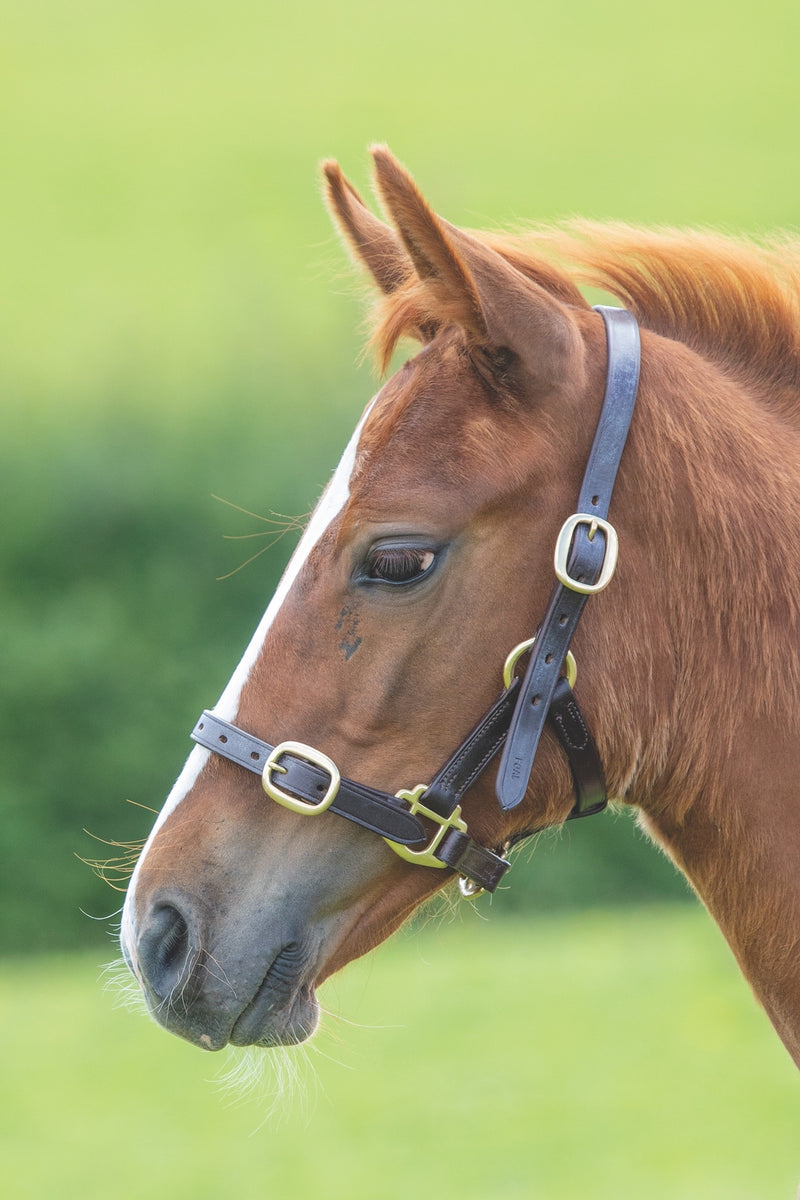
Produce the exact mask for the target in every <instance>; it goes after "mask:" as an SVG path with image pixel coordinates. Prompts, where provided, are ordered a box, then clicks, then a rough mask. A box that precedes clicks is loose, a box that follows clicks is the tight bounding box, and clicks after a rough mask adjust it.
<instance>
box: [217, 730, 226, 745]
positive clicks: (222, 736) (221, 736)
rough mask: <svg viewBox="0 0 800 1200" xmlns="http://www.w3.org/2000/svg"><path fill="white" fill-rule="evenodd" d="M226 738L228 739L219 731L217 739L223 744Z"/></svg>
mask: <svg viewBox="0 0 800 1200" xmlns="http://www.w3.org/2000/svg"><path fill="white" fill-rule="evenodd" d="M227 740H228V739H227V737H226V735H225V734H224V733H221V734H220V735H219V741H221V742H222V744H223V746H224V745H225V743H226V742H227Z"/></svg>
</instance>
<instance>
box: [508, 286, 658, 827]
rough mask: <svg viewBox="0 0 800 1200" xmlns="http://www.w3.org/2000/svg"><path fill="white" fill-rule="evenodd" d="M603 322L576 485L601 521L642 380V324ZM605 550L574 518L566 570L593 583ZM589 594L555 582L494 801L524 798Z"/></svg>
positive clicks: (599, 535) (616, 318)
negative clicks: (601, 365) (600, 381)
mask: <svg viewBox="0 0 800 1200" xmlns="http://www.w3.org/2000/svg"><path fill="white" fill-rule="evenodd" d="M597 311H598V312H599V313H600V314H601V316H602V318H603V320H604V322H605V327H606V339H607V343H608V369H607V374H606V388H605V395H604V397H603V407H602V410H601V413H600V420H599V422H598V426H597V430H596V433H595V437H594V442H593V444H592V449H591V453H590V455H589V461H588V463H587V466H586V472H585V474H584V477H583V483H582V485H581V490H580V496H579V499H578V512H579V513H584V514H587V516H588V518H598V519H600V520H605V518H606V517H607V515H608V508H609V504H610V502H611V492H612V490H613V487H614V481H615V480H616V477H617V470H618V468H619V463H620V459H621V457H622V451H623V449H624V447H625V439H626V437H627V433H628V429H629V426H630V421H631V417H632V415H633V406H634V403H635V400H636V391H637V388H638V382H639V360H640V347H639V327H638V325H637V323H636V319H635V317H634V316H633V315H632V314H631V313H629V312H627V311H626V310H625V309H620V308H605V307H598V309H597ZM608 550H609V548H608V546H607V539H606V535H605V532H604V531H603V530H602V529H601V528H598V529H597V530H596V531H595V532H594V534H593V535H592V534H591V532H590V527H589V520H587V521H584V522H582V523H579V524H578V525H577V526H576V528H575V530H574V536H573V540H572V546H571V551H570V554H569V563H568V574H569V577H570V579H571V580H575V581H581V582H585V583H587V584H593V583H595V582H596V581H597V579H598V578H599V576H600V573H601V570H602V568H603V564H604V561H605V556H606V553H607V552H608ZM587 598H588V597H587V594H586V593H585V592H582V591H578V590H575V589H574V588H572V587H569V586H567V585H565V584H563V583H558V584H557V585H556V587H555V589H554V591H553V594H552V596H551V598H550V603H549V605H548V608H547V612H546V614H545V618H544V621H543V622H542V626H541V629H540V631H539V634H538V636H537V638H536V644H535V646H534V648H533V651H532V653H531V658H530V661H529V663H528V669H527V672H526V674H525V679H524V681H523V684H522V687H521V689H520V693H519V697H518V701H517V705H516V708H515V711H514V715H513V717H512V719H511V726H510V729H509V734H508V738H507V740H506V744H505V747H504V749H503V756H502V758H501V760H500V766H499V768H498V772H497V783H496V790H497V798H498V800H499V802H500V805H501V807H502V808H503V809H506V810H508V809H512V808H516V807H517V805H518V804H520V803H521V801H522V800H523V798H524V796H525V793H526V791H527V789H528V783H529V780H530V776H531V771H532V769H533V760H534V758H535V756H536V750H537V748H538V746H539V740H540V738H541V736H542V730H543V729H544V724H545V721H546V720H547V716H548V713H549V711H550V707H551V704H552V702H553V697H554V694H555V689H556V687H557V685H558V680H559V677H560V671H561V663H562V662H563V661H564V657H565V655H566V653H567V650H568V649H569V644H570V642H571V640H572V636H573V634H574V633H575V630H576V628H577V625H578V621H579V620H580V617H581V613H582V612H583V609H584V606H585V604H586V600H587Z"/></svg>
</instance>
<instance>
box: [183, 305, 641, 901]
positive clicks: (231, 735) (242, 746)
mask: <svg viewBox="0 0 800 1200" xmlns="http://www.w3.org/2000/svg"><path fill="white" fill-rule="evenodd" d="M597 311H598V312H599V313H600V314H601V316H602V317H603V320H604V322H605V327H606V339H607V344H608V368H607V376H606V388H605V395H604V398H603V407H602V411H601V413H600V420H599V422H598V425H597V430H596V432H595V437H594V442H593V444H592V449H591V453H590V455H589V461H588V464H587V467H586V473H585V475H584V478H583V483H582V485H581V490H580V495H579V498H578V511H577V512H576V513H575V514H573V516H571V517H569V518H568V520H567V521H566V522H565V523H564V525H563V527H562V530H561V533H560V535H559V538H558V542H557V544H556V553H555V560H554V566H555V572H556V577H557V579H558V583H557V584H556V587H555V590H554V591H553V594H552V596H551V599H550V603H549V605H548V608H547V612H546V614H545V617H544V620H543V621H542V624H541V626H540V627H539V631H538V633H537V635H536V638H535V641H534V642H533V648H532V651H531V657H530V661H529V663H528V668H527V670H526V672H525V677H524V679H523V680H522V681H521V682H520V681H519V680H518V679H515V678H510V679H509V680H508V686H507V687H506V690H505V691H504V692H503V694H502V695H501V696H500V698H499V700H497V701H496V702H495V704H493V705H492V707H491V708H490V709H489V711H488V712H487V713H486V714H485V716H484V717H483V718H482V719H481V720H480V721H479V722H478V724H477V725H476V726H475V728H474V729H473V731H472V732H471V733H470V734H469V736H468V737H467V738H466V739H465V740H464V741H463V742H462V743H461V745H460V746H459V747H458V749H457V750H456V751H455V753H454V754H453V756H452V757H451V758H450V759H449V760H448V762H447V763H445V765H444V766H443V767H442V769H441V770H440V771H439V773H438V774H437V775H436V776H435V778H434V779H433V780H432V782H431V783H430V784H428V785H427V786H426V785H422V784H420V785H418V786H417V787H415V788H412V789H410V790H403V791H400V792H398V793H397V795H394V796H393V795H391V794H389V793H388V792H382V791H379V790H378V789H376V788H371V787H367V786H366V785H364V784H360V783H356V782H355V781H354V780H351V779H344V778H341V776H340V775H339V771H338V769H337V768H336V765H335V764H334V763H333V762H332V761H331V760H330V759H329V758H328V757H327V756H326V755H324V754H322V753H321V752H320V751H318V750H315V749H314V748H313V747H311V746H307V745H304V744H303V743H299V742H283V743H281V745H279V746H271V745H270V744H269V743H268V742H264V741H261V739H260V738H256V737H254V736H253V735H252V734H250V733H246V732H245V731H244V730H242V729H239V728H237V727H236V726H235V725H231V724H230V723H229V722H227V721H223V720H222V719H221V718H220V717H217V716H215V715H214V713H213V712H208V711H207V712H204V713H203V715H202V716H201V718H200V720H199V721H198V722H197V725H196V726H195V728H194V730H193V731H192V735H191V736H192V738H193V739H194V741H196V742H198V743H199V744H200V745H201V746H205V747H206V748H207V749H209V750H213V751H214V752H215V753H217V754H220V755H222V756H223V757H224V758H227V759H230V760H231V761H232V762H235V763H238V765H239V766H241V767H245V768H246V769H247V770H248V771H252V772H253V773H254V774H256V775H259V776H261V779H262V784H263V787H264V790H265V792H266V793H267V795H268V796H270V797H271V798H272V799H273V800H276V801H277V802H278V803H279V804H281V805H283V806H284V807H286V808H289V809H291V810H293V811H294V812H298V813H304V814H307V815H316V814H319V813H322V812H326V811H327V810H330V811H331V812H334V813H338V814H339V815H340V816H343V817H346V818H347V819H348V820H350V821H354V822H355V823H356V824H357V825H361V826H363V827H364V828H365V829H369V830H372V832H374V833H377V834H379V835H380V836H381V837H383V838H384V839H385V840H386V842H387V843H388V844H389V845H390V846H391V847H392V849H393V850H395V851H396V852H397V853H398V854H400V856H401V857H403V858H406V859H408V860H409V861H410V862H415V863H418V864H419V865H422V866H431V867H449V868H451V869H452V870H454V871H458V872H459V874H460V875H461V876H462V880H461V883H462V892H463V893H464V894H465V895H474V894H476V893H477V892H479V891H481V890H485V891H494V890H495V888H496V887H497V885H498V883H499V882H500V880H501V879H502V877H503V875H504V873H505V872H506V870H507V869H508V867H509V863H508V862H507V861H506V858H505V853H507V850H508V845H507V846H506V847H503V848H501V851H500V852H499V853H498V852H497V851H496V850H492V849H489V848H487V847H486V846H482V845H480V844H479V843H478V842H476V841H474V839H473V838H471V837H470V836H469V834H468V832H467V826H466V822H465V821H464V819H463V818H462V816H461V800H462V798H463V796H464V794H465V793H466V792H467V791H468V790H469V788H470V787H471V786H472V785H473V784H474V783H475V781H476V780H477V779H478V778H479V777H480V775H481V774H482V773H483V772H484V771H485V770H486V768H487V767H488V766H489V764H490V763H491V762H492V760H493V759H494V758H495V757H496V755H497V754H498V752H499V751H500V749H501V748H502V749H503V754H502V757H501V760H500V765H499V768H498V773H497V785H496V786H497V797H498V800H499V802H500V805H501V807H502V808H503V809H505V810H509V809H512V808H515V807H516V806H517V805H518V804H519V803H520V802H521V801H522V799H523V797H524V796H525V792H526V790H527V787H528V782H529V780H530V774H531V770H532V768H533V760H534V757H535V754H536V750H537V747H538V745H539V740H540V738H541V735H542V731H543V729H544V725H545V722H546V721H549V723H550V725H551V727H552V729H553V731H554V732H555V734H556V736H557V737H558V740H559V742H560V744H561V746H562V748H563V749H564V752H565V754H566V755H567V759H568V761H569V764H570V769H571V772H572V778H573V784H574V789H575V805H574V807H573V809H572V811H571V812H570V814H569V816H568V818H567V820H571V819H574V818H576V817H585V816H591V815H592V814H593V813H597V812H600V811H602V809H603V808H605V806H606V802H607V801H606V787H605V779H604V776H603V768H602V764H601V762H600V757H599V755H598V753H597V748H596V746H595V744H594V741H593V739H592V736H591V734H590V733H589V730H588V727H587V725H586V722H585V721H584V719H583V715H582V713H581V711H580V708H579V707H578V703H577V701H576V699H575V696H574V695H573V692H572V686H571V684H570V682H569V681H568V680H567V679H565V678H564V676H563V675H562V674H561V671H562V666H563V663H564V661H565V659H566V658H567V655H568V651H569V645H570V642H571V640H572V636H573V634H574V632H575V629H576V627H577V624H578V621H579V619H580V616H581V613H582V612H583V608H584V605H585V604H586V601H587V599H588V597H589V596H590V595H592V594H593V593H595V592H598V591H601V590H602V589H603V588H604V587H606V585H607V584H608V583H609V581H610V579H611V576H612V575H613V573H614V567H615V565H616V557H617V537H616V533H615V532H614V529H613V526H611V525H610V524H609V523H608V520H607V516H608V508H609V503H610V500H611V492H612V489H613V486H614V481H615V479H616V475H617V469H618V467H619V462H620V458H621V457H622V451H623V449H624V446H625V440H626V438H627V434H628V428H629V426H630V421H631V417H632V415H633V407H634V403H635V400H636V392H637V388H638V382H639V361H640V348H639V329H638V325H637V323H636V319H635V318H634V317H633V315H632V314H631V313H629V312H627V311H626V310H625V309H620V308H606V307H598V308H597ZM528 646H529V643H523V645H522V646H521V647H517V649H516V651H514V652H512V655H510V656H509V663H510V664H511V663H512V659H513V662H516V657H517V656H518V655H519V652H520V651H521V650H522V649H523V648H528ZM509 670H513V664H512V666H511V667H510V668H509ZM277 777H279V778H280V782H278V778H277ZM530 832H533V830H529V831H526V833H524V834H517V835H515V837H514V838H513V839H512V841H513V842H516V841H518V840H519V839H520V837H524V836H527V833H530ZM465 881H469V882H465Z"/></svg>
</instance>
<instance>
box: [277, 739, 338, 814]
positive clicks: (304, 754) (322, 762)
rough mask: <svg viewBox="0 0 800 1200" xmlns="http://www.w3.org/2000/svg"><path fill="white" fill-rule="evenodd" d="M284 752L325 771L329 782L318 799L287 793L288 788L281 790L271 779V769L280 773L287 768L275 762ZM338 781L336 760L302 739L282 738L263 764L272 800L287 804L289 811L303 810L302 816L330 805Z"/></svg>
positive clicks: (283, 772)
mask: <svg viewBox="0 0 800 1200" xmlns="http://www.w3.org/2000/svg"><path fill="white" fill-rule="evenodd" d="M284 754H293V755H294V757H295V758H302V759H303V760H304V761H305V762H307V763H311V765H312V766H314V767H321V768H322V770H323V771H327V773H328V775H329V776H330V783H329V784H328V789H327V791H326V792H325V795H324V796H323V797H322V799H321V800H317V801H313V800H311V801H309V800H300V799H298V797H297V796H290V795H289V793H288V792H284V791H281V789H280V788H279V787H278V785H277V784H275V783H273V781H272V778H271V776H272V773H273V772H275V771H277V772H278V774H279V775H285V774H286V771H287V769H288V768H287V767H282V766H281V765H280V763H279V762H278V759H280V758H282V757H283V756H284ZM340 782H341V775H340V774H339V768H338V767H337V766H336V763H335V762H334V761H333V760H332V759H330V758H328V756H327V754H322V753H321V752H320V751H319V750H315V749H314V747H313V746H306V745H304V743H303V742H281V744H280V746H276V747H275V749H274V750H273V751H272V752H271V754H270V755H269V757H268V759H267V761H266V763H265V764H264V771H263V774H262V776H261V783H262V785H263V788H264V791H265V792H266V793H267V795H268V796H269V798H270V799H271V800H275V801H276V803H278V804H280V805H282V806H283V807H284V808H288V809H289V810H290V811H291V812H296V813H303V814H304V815H305V816H315V815H316V814H317V813H323V812H325V810H326V809H327V808H330V806H331V805H332V804H333V802H334V800H335V799H336V795H337V793H338V791H339V784H340Z"/></svg>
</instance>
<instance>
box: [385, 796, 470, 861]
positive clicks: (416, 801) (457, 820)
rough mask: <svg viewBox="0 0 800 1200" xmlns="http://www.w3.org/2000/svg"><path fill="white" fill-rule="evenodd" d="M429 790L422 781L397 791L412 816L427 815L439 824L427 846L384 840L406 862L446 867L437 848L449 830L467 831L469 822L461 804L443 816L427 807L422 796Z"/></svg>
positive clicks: (399, 798)
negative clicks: (412, 847) (420, 848)
mask: <svg viewBox="0 0 800 1200" xmlns="http://www.w3.org/2000/svg"><path fill="white" fill-rule="evenodd" d="M427 790H428V785H427V783H420V784H417V786H416V787H415V788H411V789H410V790H406V789H404V790H402V791H399V792H397V793H396V795H397V799H398V800H404V801H405V803H406V804H408V805H409V812H410V813H411V815H412V816H414V817H417V816H419V817H427V818H428V819H429V820H430V821H434V822H435V823H436V825H438V829H437V830H436V832H435V833H434V835H433V837H432V838H431V840H430V841H429V842H428V844H427V846H425V848H424V849H423V850H412V849H411V848H410V847H409V846H402V845H401V844H400V843H399V842H393V841H390V839H389V838H384V839H383V840H384V841H385V842H386V845H387V846H390V847H391V848H392V850H394V852H395V854H399V856H400V858H404V859H405V860H406V862H410V863H416V865H417V866H418V867H446V866H447V863H443V862H442V860H441V859H440V858H437V857H436V850H437V849H438V847H439V845H440V843H441V841H442V838H443V837H444V835H445V834H446V833H447V832H448V831H449V830H451V829H459V830H460V831H461V832H462V833H466V832H467V823H466V821H465V820H464V819H463V818H462V816H461V805H460V804H459V805H458V807H457V808H455V809H454V810H453V812H451V814H450V816H449V817H443V816H441V815H440V814H439V813H437V812H433V810H432V809H430V808H426V807H425V805H424V804H423V803H422V802H421V797H422V796H423V795H424V794H425V792H427Z"/></svg>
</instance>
